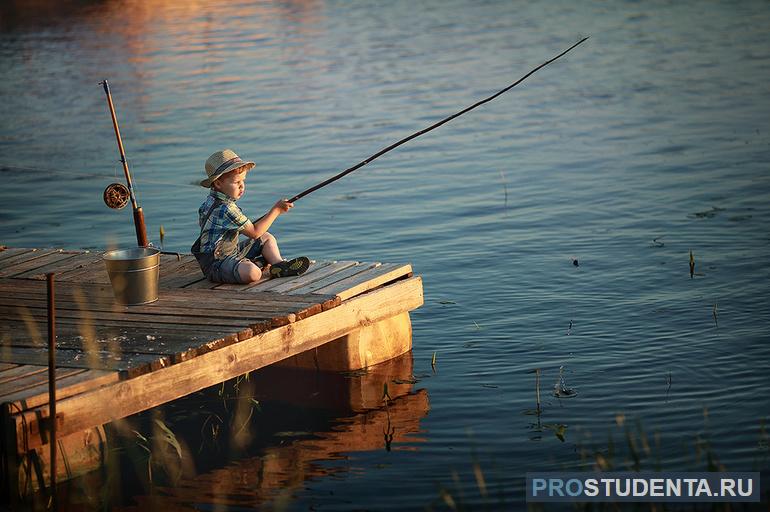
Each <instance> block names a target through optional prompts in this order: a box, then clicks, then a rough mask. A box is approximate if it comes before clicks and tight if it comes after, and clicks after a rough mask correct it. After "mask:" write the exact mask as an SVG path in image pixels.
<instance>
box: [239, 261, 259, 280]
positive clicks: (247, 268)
mask: <svg viewBox="0 0 770 512" xmlns="http://www.w3.org/2000/svg"><path fill="white" fill-rule="evenodd" d="M236 270H237V272H238V276H239V277H240V278H241V281H242V282H244V283H255V282H257V281H259V280H260V279H262V270H260V268H259V267H258V266H256V265H255V264H254V263H252V262H251V261H249V260H246V259H244V260H241V262H240V263H238V268H237V269H236Z"/></svg>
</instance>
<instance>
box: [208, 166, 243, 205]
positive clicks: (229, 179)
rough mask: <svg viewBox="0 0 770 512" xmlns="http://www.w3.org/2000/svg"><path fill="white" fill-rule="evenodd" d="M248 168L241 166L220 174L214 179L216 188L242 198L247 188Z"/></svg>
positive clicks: (234, 197)
mask: <svg viewBox="0 0 770 512" xmlns="http://www.w3.org/2000/svg"><path fill="white" fill-rule="evenodd" d="M245 180H246V168H245V167H241V168H238V169H235V170H233V171H230V172H228V173H227V174H225V175H223V176H220V177H219V178H217V180H216V181H214V189H216V190H217V191H218V192H222V193H223V194H227V195H228V196H230V197H232V198H233V199H236V200H237V199H240V197H241V196H242V195H243V193H244V191H245V190H246V183H244V181H245Z"/></svg>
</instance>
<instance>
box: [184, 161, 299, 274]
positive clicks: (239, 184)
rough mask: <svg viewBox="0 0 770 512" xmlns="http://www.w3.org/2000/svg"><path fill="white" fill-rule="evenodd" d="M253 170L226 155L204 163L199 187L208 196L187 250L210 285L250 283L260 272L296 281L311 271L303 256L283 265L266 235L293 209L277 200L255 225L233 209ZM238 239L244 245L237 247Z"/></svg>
mask: <svg viewBox="0 0 770 512" xmlns="http://www.w3.org/2000/svg"><path fill="white" fill-rule="evenodd" d="M254 165H255V164H254V162H245V161H243V160H241V158H240V157H239V156H238V155H236V154H235V152H233V151H232V150H230V149H225V150H223V151H217V152H216V153H214V154H212V155H211V156H210V157H209V158H208V160H206V176H207V177H206V179H205V180H203V181H201V182H200V184H201V186H202V187H207V188H210V189H211V193H210V194H209V195H208V197H207V198H206V200H205V201H204V202H203V204H202V205H201V207H200V208H199V209H198V223H199V224H200V227H201V233H200V236H199V237H198V239H197V240H196V241H195V244H193V246H192V249H191V250H192V253H193V254H194V255H195V257H196V259H197V260H198V263H199V264H200V266H201V270H203V274H204V275H205V276H206V277H207V278H208V279H209V280H210V281H213V282H215V283H236V284H246V283H253V282H255V281H259V280H260V279H261V278H262V274H263V272H269V275H270V276H271V277H286V276H296V275H300V274H303V273H304V272H305V271H306V270H307V269H308V267H309V266H310V260H308V259H307V258H306V257H305V256H301V257H299V258H294V259H293V260H290V261H286V260H284V259H283V258H282V257H281V252H280V251H279V250H278V242H277V241H276V239H275V237H274V236H273V235H271V234H270V233H268V232H267V230H268V228H269V227H270V226H271V225H272V224H273V222H274V221H275V219H277V218H278V216H279V215H281V214H283V213H286V212H288V211H289V209H291V208H292V207H293V206H294V205H293V204H292V203H290V202H288V201H287V200H286V199H281V200H280V201H278V202H277V203H275V204H274V205H273V207H272V208H270V211H268V212H267V214H265V215H264V216H262V217H261V218H259V219H257V220H255V221H254V222H252V221H250V220H249V219H248V218H247V217H246V216H245V215H244V214H243V212H242V211H241V209H240V208H239V207H238V205H236V204H235V202H236V201H237V200H238V199H240V198H241V196H243V192H244V190H245V189H246V185H245V184H244V181H245V179H246V173H247V172H249V171H250V170H251V168H252V167H254ZM239 234H243V235H246V236H247V237H248V238H249V239H248V240H243V241H242V242H239V241H238V235H239Z"/></svg>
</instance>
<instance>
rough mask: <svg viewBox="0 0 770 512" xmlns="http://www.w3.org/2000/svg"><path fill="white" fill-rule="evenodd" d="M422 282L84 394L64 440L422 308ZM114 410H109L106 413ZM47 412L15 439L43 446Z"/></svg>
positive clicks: (65, 423) (67, 412)
mask: <svg viewBox="0 0 770 512" xmlns="http://www.w3.org/2000/svg"><path fill="white" fill-rule="evenodd" d="M422 302H423V296H422V281H421V279H420V278H419V277H413V278H410V279H405V280H402V281H399V282H397V283H394V284H392V285H389V286H385V287H382V288H380V289H377V290H374V291H372V292H371V293H367V294H364V295H361V296H358V297H355V298H352V299H350V300H348V301H345V302H343V303H342V304H340V305H339V306H338V307H336V308H334V309H332V310H329V311H325V312H322V313H319V314H317V315H314V316H312V317H310V318H307V319H305V320H301V321H299V322H296V323H294V324H291V325H288V326H285V327H281V328H278V329H273V330H271V331H268V332H266V333H263V334H260V335H257V336H255V337H253V338H250V339H248V340H245V341H242V342H240V343H235V344H232V345H229V346H227V347H224V348H222V349H220V350H215V351H212V352H209V353H207V354H204V355H201V356H199V357H196V358H193V359H190V360H188V361H185V362H182V363H179V364H177V365H173V366H170V367H167V368H163V369H159V370H157V371H155V372H153V373H151V374H144V375H140V376H138V377H135V378H133V379H129V380H124V381H121V382H118V383H116V384H114V385H111V386H103V387H101V388H99V389H97V390H94V391H92V392H88V393H81V394H79V395H75V396H72V397H69V398H66V399H64V400H61V401H59V403H57V412H58V416H57V425H58V427H57V430H58V432H59V434H60V435H62V436H64V435H67V434H70V433H73V432H79V431H81V430H85V429H87V428H89V427H92V426H94V425H101V424H104V423H108V422H110V421H113V420H115V419H118V418H123V417H126V416H128V415H131V414H134V413H137V412H140V411H143V410H146V409H149V408H151V407H155V406H157V405H159V404H162V403H165V402H168V401H170V400H174V399H176V398H179V397H180V396H184V395H187V394H189V393H192V392H194V391H198V390H200V389H203V388H205V387H208V386H211V385H214V384H217V383H219V382H222V381H224V380H227V379H228V378H232V377H235V376H237V375H242V374H244V373H246V372H249V371H252V370H254V369H257V368H261V367H263V366H266V365H269V364H272V363H275V362H277V361H280V360H282V359H285V358H287V357H290V356H292V355H295V354H298V353H300V352H304V351H307V350H310V349H313V348H315V347H317V346H319V345H322V344H324V343H327V342H329V341H331V340H333V339H336V338H339V337H340V336H342V335H344V334H346V333H348V332H350V331H352V330H354V329H357V328H359V327H362V326H366V325H371V324H373V323H375V322H377V321H379V320H383V319H385V318H390V317H392V316H394V315H397V314H399V313H402V312H404V311H410V310H412V309H414V308H417V307H419V306H420V305H422ZM104 404H110V407H104ZM48 414H49V413H48V408H47V407H46V406H41V407H39V408H36V409H33V410H30V411H25V412H23V413H19V414H15V415H13V416H12V417H11V420H12V421H13V422H14V423H15V427H16V432H17V435H16V439H18V440H21V439H24V438H25V436H26V440H27V442H28V448H29V449H31V448H35V447H37V446H40V445H41V444H42V439H41V435H40V421H41V420H42V419H44V418H46V417H47V416H48Z"/></svg>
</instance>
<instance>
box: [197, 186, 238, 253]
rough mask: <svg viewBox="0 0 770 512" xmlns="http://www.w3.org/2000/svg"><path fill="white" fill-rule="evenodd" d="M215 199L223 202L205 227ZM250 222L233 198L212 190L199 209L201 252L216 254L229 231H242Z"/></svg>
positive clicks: (212, 213) (216, 207)
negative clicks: (218, 244)
mask: <svg viewBox="0 0 770 512" xmlns="http://www.w3.org/2000/svg"><path fill="white" fill-rule="evenodd" d="M215 199H219V200H220V201H221V202H220V203H219V204H218V205H217V206H215V207H214V210H213V211H212V212H211V215H210V216H209V218H208V220H207V221H206V224H205V225H203V220H204V219H205V217H206V213H207V212H208V211H209V208H211V205H212V204H213V203H214V200H215ZM248 220H249V219H248V217H246V215H244V214H243V212H242V211H241V209H240V207H238V205H236V204H235V200H234V199H233V198H232V197H230V196H228V195H227V194H223V193H221V192H218V191H216V190H214V189H212V190H211V194H209V195H208V197H206V200H205V201H203V204H202V205H201V207H200V208H198V224H200V225H201V252H214V248H215V247H216V244H217V242H219V241H220V240H221V239H222V237H223V236H224V235H225V234H227V233H228V232H229V231H240V230H241V229H242V228H243V226H244V225H245V224H246V222H247V221H248ZM236 238H237V237H236Z"/></svg>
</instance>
